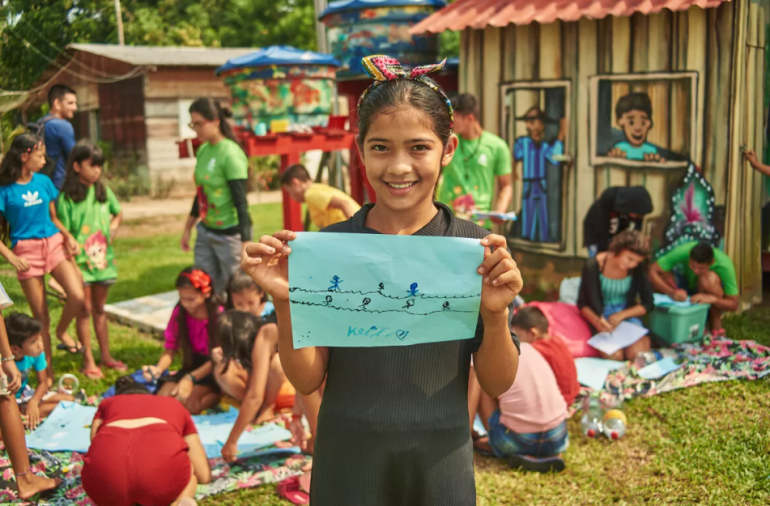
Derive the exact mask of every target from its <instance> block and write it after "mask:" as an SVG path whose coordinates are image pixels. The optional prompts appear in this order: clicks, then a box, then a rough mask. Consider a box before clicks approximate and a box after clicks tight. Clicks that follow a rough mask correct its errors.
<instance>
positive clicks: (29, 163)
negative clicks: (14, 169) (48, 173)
mask: <svg viewBox="0 0 770 506" xmlns="http://www.w3.org/2000/svg"><path fill="white" fill-rule="evenodd" d="M21 163H22V165H23V166H24V168H25V169H27V170H28V171H30V172H38V171H39V170H40V169H42V168H43V167H45V148H44V147H43V146H42V144H41V145H39V146H38V147H36V148H32V151H30V152H29V153H22V155H21Z"/></svg>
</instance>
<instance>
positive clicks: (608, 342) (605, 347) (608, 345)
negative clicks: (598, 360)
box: [588, 321, 649, 355]
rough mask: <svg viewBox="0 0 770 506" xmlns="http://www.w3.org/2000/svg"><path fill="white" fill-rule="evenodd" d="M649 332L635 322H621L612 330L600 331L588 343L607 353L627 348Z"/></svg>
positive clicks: (610, 353)
mask: <svg viewBox="0 0 770 506" xmlns="http://www.w3.org/2000/svg"><path fill="white" fill-rule="evenodd" d="M647 333H649V330H647V329H646V328H644V327H641V326H639V325H636V324H635V323H629V322H626V321H624V322H620V324H619V325H618V326H617V327H615V330H613V331H612V332H600V333H599V334H596V335H595V336H594V337H592V338H591V339H589V340H588V344H589V345H591V346H593V347H594V348H596V349H597V350H599V351H601V352H602V353H606V354H607V355H612V354H613V353H615V352H616V351H618V350H622V349H623V348H627V347H629V346H631V345H632V344H634V343H635V342H637V341H638V340H639V339H641V338H643V337H644V336H646V335H647Z"/></svg>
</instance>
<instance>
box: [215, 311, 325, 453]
mask: <svg viewBox="0 0 770 506" xmlns="http://www.w3.org/2000/svg"><path fill="white" fill-rule="evenodd" d="M219 342H220V344H221V345H222V349H221V354H222V355H221V356H216V355H215V356H214V361H215V362H216V365H215V367H214V375H215V377H216V379H217V383H218V384H219V386H220V388H221V389H222V391H223V392H224V393H226V394H228V395H230V396H231V397H233V398H235V399H236V400H237V401H240V402H241V409H240V412H239V413H238V419H237V420H236V422H235V425H234V426H233V429H232V431H231V432H230V436H229V437H228V439H227V442H226V443H225V445H224V446H223V448H222V458H224V459H225V460H226V461H227V462H232V461H233V460H235V458H236V455H237V453H238V439H239V438H240V436H241V434H242V433H243V431H244V430H246V428H247V427H248V425H249V424H250V423H258V424H259V423H263V422H266V421H269V420H270V419H272V418H274V417H275V414H276V412H278V411H281V410H282V409H292V410H293V414H292V425H295V424H296V423H297V422H299V425H300V427H301V417H302V414H301V413H302V412H301V410H300V408H302V409H306V410H307V411H306V412H309V413H311V416H309V417H308V423H309V424H310V426H311V430H312V431H313V433H315V424H316V419H317V417H318V408H319V407H320V404H321V403H320V396H319V395H318V394H312V395H310V396H299V399H300V402H301V406H297V405H296V404H297V403H296V402H295V394H296V393H295V391H294V387H292V386H291V384H290V383H289V382H288V381H287V380H286V375H285V374H284V373H283V368H282V367H281V360H280V358H279V357H278V327H277V326H276V324H275V323H266V322H265V320H264V319H262V318H259V317H257V316H255V315H253V314H251V313H246V312H243V311H237V310H231V311H228V312H227V313H226V314H225V315H224V316H222V319H221V323H220V327H219ZM312 414H315V416H312ZM296 429H297V428H296V427H292V433H293V434H294V436H295V440H296V439H298V438H301V439H300V440H299V441H295V444H297V445H298V446H300V447H301V446H303V445H305V444H306V445H307V449H308V450H309V451H311V452H312V448H313V441H312V438H311V440H309V441H307V442H305V441H304V429H301V430H300V431H298V430H296Z"/></svg>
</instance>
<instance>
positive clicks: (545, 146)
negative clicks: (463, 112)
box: [502, 82, 569, 245]
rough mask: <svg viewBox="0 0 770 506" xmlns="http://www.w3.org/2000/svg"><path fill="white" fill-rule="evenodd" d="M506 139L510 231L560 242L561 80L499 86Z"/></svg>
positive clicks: (564, 106) (565, 89) (565, 117)
mask: <svg viewBox="0 0 770 506" xmlns="http://www.w3.org/2000/svg"><path fill="white" fill-rule="evenodd" d="M502 93H503V101H504V104H505V114H504V118H503V121H504V122H505V123H504V128H503V131H504V132H505V138H506V140H507V141H508V143H509V145H510V146H511V150H512V153H513V162H514V175H513V178H514V192H515V194H514V210H515V211H516V213H517V215H518V220H517V221H516V222H515V223H514V224H513V226H512V227H511V230H510V236H511V237H512V238H514V239H521V240H524V241H527V242H531V243H541V244H554V245H559V244H561V243H562V239H563V235H564V231H563V228H564V227H563V210H564V202H565V195H566V193H565V181H566V177H565V168H566V166H567V162H568V161H569V157H568V156H567V154H566V153H567V147H566V134H567V132H568V122H569V110H568V100H567V97H568V95H569V86H568V84H566V83H563V82H552V83H512V84H508V85H503V88H502Z"/></svg>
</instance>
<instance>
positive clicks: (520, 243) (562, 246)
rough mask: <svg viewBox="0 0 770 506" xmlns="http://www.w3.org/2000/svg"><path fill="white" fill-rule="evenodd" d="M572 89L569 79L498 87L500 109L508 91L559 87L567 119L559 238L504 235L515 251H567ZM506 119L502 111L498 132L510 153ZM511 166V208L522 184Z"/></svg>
mask: <svg viewBox="0 0 770 506" xmlns="http://www.w3.org/2000/svg"><path fill="white" fill-rule="evenodd" d="M572 87H573V83H572V81H571V80H569V79H544V80H529V81H528V80H516V81H506V82H501V83H500V84H499V88H500V104H501V105H502V107H503V108H504V107H505V105H506V100H505V99H506V94H507V93H508V92H509V91H511V90H533V91H536V90H543V89H554V88H563V89H564V119H566V120H567V135H565V137H564V140H563V141H562V142H563V143H564V154H565V155H566V156H567V157H568V158H569V160H568V161H565V162H563V163H562V166H561V170H562V185H561V196H560V199H561V216H559V220H560V223H561V226H560V230H561V237H560V238H559V241H558V242H534V241H528V240H526V239H522V238H519V237H513V236H511V235H509V234H508V233H507V232H506V233H505V234H504V235H505V237H506V239H507V240H508V242H509V243H510V244H511V245H512V246H514V247H516V249H519V250H521V251H533V252H544V251H545V252H554V253H556V252H564V251H566V249H567V235H568V233H567V232H568V230H567V225H568V224H567V215H568V213H567V207H568V204H569V199H568V198H567V190H568V188H567V187H568V186H569V181H570V171H571V170H572V169H573V165H574V163H575V155H574V154H573V153H570V148H571V146H572V144H571V143H570V139H571V137H572V105H573V104H572V100H573V98H574V97H573V96H572ZM507 119H508V118H506V114H505V112H504V109H503V111H501V114H500V133H501V134H502V135H501V137H502V138H503V140H505V142H506V144H508V147H509V148H510V150H511V153H513V142H514V141H515V140H516V139H515V138H513V139H509V138H507V137H508V131H507V128H508V125H507ZM513 163H514V171H513V173H512V174H511V177H512V178H513V194H514V198H513V199H511V207H514V206H515V203H516V195H517V194H518V193H519V192H520V191H521V190H520V186H521V185H523V181H519V180H518V179H517V178H516V177H514V175H515V174H516V168H515V165H516V161H515V160H513ZM510 210H512V211H515V212H517V213H518V210H515V209H510ZM517 219H521V216H518V215H517Z"/></svg>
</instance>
